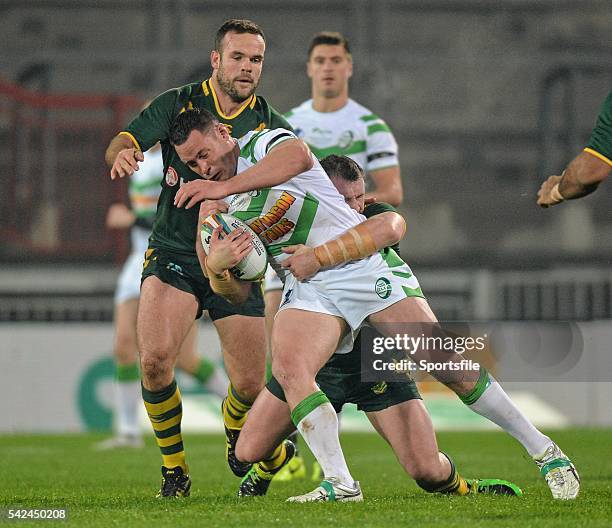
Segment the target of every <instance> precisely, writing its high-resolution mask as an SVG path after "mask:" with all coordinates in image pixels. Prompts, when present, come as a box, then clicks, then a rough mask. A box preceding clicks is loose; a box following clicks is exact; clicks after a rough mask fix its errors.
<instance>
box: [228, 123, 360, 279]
mask: <svg viewBox="0 0 612 528" xmlns="http://www.w3.org/2000/svg"><path fill="white" fill-rule="evenodd" d="M294 138H295V135H294V134H293V133H291V132H289V131H288V130H285V129H282V128H277V129H275V130H262V131H261V132H249V133H248V134H246V135H245V136H243V137H242V138H240V139H239V140H238V145H239V146H240V157H239V159H238V168H237V172H238V173H240V172H243V171H245V170H246V169H248V168H249V167H252V166H253V165H255V164H256V163H257V162H258V161H259V160H260V159H262V158H263V157H264V156H265V155H266V153H267V152H268V150H269V149H270V148H271V147H272V146H273V145H278V144H279V143H281V142H282V141H285V140H287V139H294ZM226 201H227V202H228V203H229V208H228V213H229V214H231V215H234V216H236V217H237V218H239V219H241V220H243V221H244V222H246V223H247V224H248V225H249V226H250V227H251V229H253V231H255V233H257V235H258V236H259V238H261V240H262V242H263V243H264V245H265V246H266V249H267V251H268V257H269V258H270V263H271V264H272V266H273V267H274V269H275V270H276V272H277V273H278V274H279V276H280V277H281V278H284V275H285V270H282V269H281V268H280V265H279V264H280V262H282V261H283V260H284V259H285V258H287V257H288V255H286V254H285V253H283V252H282V248H283V247H286V246H291V245H294V244H305V245H308V246H311V247H314V246H318V245H320V244H323V243H325V242H327V241H328V240H331V239H333V238H336V237H337V236H339V235H341V234H342V233H344V232H345V231H346V230H347V229H350V228H351V227H353V226H356V225H357V224H359V223H361V222H363V221H364V220H365V217H364V216H363V215H361V214H359V213H358V212H357V211H354V210H353V209H351V208H350V207H349V206H348V205H347V204H346V202H345V201H344V198H343V197H342V195H341V194H340V193H339V192H338V190H337V189H336V188H335V187H334V184H333V183H332V182H331V180H330V179H329V177H328V176H327V174H326V173H325V171H324V170H323V168H322V167H321V165H320V164H319V162H318V161H317V160H315V162H314V165H313V167H312V169H310V170H308V171H306V172H303V173H301V174H299V175H297V176H294V177H293V178H291V179H290V180H289V181H287V182H285V183H283V184H281V185H278V186H275V187H271V188H264V189H259V190H256V191H249V192H247V193H241V194H235V195H232V196H228V197H227V198H226Z"/></svg>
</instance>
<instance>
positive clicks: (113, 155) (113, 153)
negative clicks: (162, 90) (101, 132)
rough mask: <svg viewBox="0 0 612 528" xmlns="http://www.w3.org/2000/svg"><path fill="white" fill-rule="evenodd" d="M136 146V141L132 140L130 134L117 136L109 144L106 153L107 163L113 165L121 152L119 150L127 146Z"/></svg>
mask: <svg viewBox="0 0 612 528" xmlns="http://www.w3.org/2000/svg"><path fill="white" fill-rule="evenodd" d="M134 146H135V145H134V143H132V140H131V139H130V138H129V136H126V135H124V134H120V135H117V136H115V137H114V138H113V139H112V141H111V142H110V144H109V145H108V148H107V149H106V153H105V154H104V159H105V160H106V164H107V165H108V166H109V167H112V166H113V163H115V159H117V154H119V152H121V151H122V150H124V149H127V148H132V147H134Z"/></svg>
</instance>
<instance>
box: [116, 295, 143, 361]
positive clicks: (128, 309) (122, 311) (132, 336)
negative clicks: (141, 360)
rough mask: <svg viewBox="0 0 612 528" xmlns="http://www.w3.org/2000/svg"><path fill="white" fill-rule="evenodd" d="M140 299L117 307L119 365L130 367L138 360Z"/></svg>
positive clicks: (125, 302)
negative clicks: (137, 324) (137, 323)
mask: <svg viewBox="0 0 612 528" xmlns="http://www.w3.org/2000/svg"><path fill="white" fill-rule="evenodd" d="M137 315H138V298H137V297H136V298H132V299H127V300H125V301H122V302H120V303H118V304H116V305H115V314H114V322H115V347H114V355H115V359H116V361H117V363H118V364H119V365H129V364H132V363H134V362H136V360H137V359H138V343H137V341H136V317H137Z"/></svg>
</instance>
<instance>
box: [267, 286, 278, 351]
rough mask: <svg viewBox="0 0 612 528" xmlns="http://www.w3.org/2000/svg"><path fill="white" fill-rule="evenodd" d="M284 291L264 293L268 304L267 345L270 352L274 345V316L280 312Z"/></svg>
mask: <svg viewBox="0 0 612 528" xmlns="http://www.w3.org/2000/svg"><path fill="white" fill-rule="evenodd" d="M282 296H283V290H282V289H280V290H269V291H266V292H265V293H264V301H265V304H266V343H267V346H268V350H270V348H271V346H272V343H271V340H272V325H273V324H274V316H275V315H276V312H278V307H279V306H280V302H281V298H282Z"/></svg>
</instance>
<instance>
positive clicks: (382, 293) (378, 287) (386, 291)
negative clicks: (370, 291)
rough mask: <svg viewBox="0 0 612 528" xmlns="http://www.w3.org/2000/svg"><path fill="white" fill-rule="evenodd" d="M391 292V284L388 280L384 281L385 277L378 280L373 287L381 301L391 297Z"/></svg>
mask: <svg viewBox="0 0 612 528" xmlns="http://www.w3.org/2000/svg"><path fill="white" fill-rule="evenodd" d="M391 290H392V287H391V283H390V282H389V279H386V278H385V277H381V278H380V279H378V280H377V281H376V284H375V285H374V291H375V292H376V295H378V296H379V297H380V298H381V299H386V298H387V297H389V295H391Z"/></svg>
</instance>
